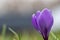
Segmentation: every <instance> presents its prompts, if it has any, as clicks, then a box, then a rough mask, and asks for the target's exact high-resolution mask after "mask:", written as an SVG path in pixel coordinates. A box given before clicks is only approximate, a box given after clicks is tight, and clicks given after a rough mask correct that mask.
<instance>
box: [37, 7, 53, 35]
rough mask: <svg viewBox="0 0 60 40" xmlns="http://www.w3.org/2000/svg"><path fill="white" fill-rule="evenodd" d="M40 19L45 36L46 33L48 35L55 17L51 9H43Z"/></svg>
mask: <svg viewBox="0 0 60 40" xmlns="http://www.w3.org/2000/svg"><path fill="white" fill-rule="evenodd" d="M38 19H39V20H38V21H39V25H40V28H41V29H42V31H41V32H43V35H44V36H45V35H46V34H47V35H48V34H49V32H50V30H51V27H52V24H53V17H52V14H51V11H50V10H48V9H47V8H45V9H43V10H42V12H41V15H40V16H39V17H38Z"/></svg>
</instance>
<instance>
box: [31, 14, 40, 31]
mask: <svg viewBox="0 0 60 40" xmlns="http://www.w3.org/2000/svg"><path fill="white" fill-rule="evenodd" d="M32 24H33V26H34V28H35V29H36V30H38V31H39V27H38V24H37V19H36V16H35V14H33V15H32Z"/></svg>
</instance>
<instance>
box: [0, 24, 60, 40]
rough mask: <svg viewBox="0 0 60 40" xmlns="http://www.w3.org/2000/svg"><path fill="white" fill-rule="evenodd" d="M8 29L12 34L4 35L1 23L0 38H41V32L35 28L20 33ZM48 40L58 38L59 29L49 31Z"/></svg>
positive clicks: (41, 39) (4, 30)
mask: <svg viewBox="0 0 60 40" xmlns="http://www.w3.org/2000/svg"><path fill="white" fill-rule="evenodd" d="M9 30H10V31H11V32H12V33H13V35H10V34H9V35H8V36H6V35H7V34H6V25H5V24H4V25H3V29H2V35H0V40H43V38H42V36H41V34H39V33H38V32H37V31H36V30H34V31H33V32H31V33H30V32H27V31H25V30H24V31H23V32H22V34H21V33H20V34H18V33H16V32H15V31H14V30H13V29H12V28H9ZM49 40H60V31H57V32H53V33H51V32H50V35H49Z"/></svg>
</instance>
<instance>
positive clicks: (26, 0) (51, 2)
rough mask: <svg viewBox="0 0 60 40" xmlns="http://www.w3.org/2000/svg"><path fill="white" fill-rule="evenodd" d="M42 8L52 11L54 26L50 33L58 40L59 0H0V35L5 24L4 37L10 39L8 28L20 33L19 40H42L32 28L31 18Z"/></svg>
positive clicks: (59, 22)
mask: <svg viewBox="0 0 60 40" xmlns="http://www.w3.org/2000/svg"><path fill="white" fill-rule="evenodd" d="M44 8H48V9H50V10H51V11H52V15H53V17H54V24H53V27H52V30H51V31H52V32H54V34H56V36H57V37H58V38H60V0H0V34H1V32H2V26H3V24H5V25H6V28H7V30H6V35H7V34H8V35H10V38H11V36H12V35H11V34H12V33H11V32H10V31H9V29H8V28H9V27H10V28H12V29H13V30H14V31H16V32H17V33H18V34H19V33H21V35H22V38H21V40H40V39H41V40H42V37H41V35H40V34H39V33H38V32H37V31H36V30H35V29H34V28H33V25H32V22H31V16H32V14H33V13H35V12H36V11H37V10H40V11H41V10H42V9H44ZM39 35H40V36H39ZM13 38H14V37H13ZM31 38H32V39H31ZM8 39H9V38H8ZM8 39H7V38H6V40H8ZM50 39H51V38H50ZM53 39H54V38H53ZM53 39H52V40H53ZM9 40H12V39H9ZM14 40H15V39H14Z"/></svg>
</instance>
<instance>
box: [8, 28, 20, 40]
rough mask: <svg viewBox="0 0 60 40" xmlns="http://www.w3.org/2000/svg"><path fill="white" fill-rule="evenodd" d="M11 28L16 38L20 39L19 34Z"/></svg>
mask: <svg viewBox="0 0 60 40" xmlns="http://www.w3.org/2000/svg"><path fill="white" fill-rule="evenodd" d="M9 30H10V31H11V32H12V33H13V34H14V35H15V37H16V39H17V40H19V36H18V34H17V33H16V32H15V31H14V30H12V29H11V28H10V27H9Z"/></svg>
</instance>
